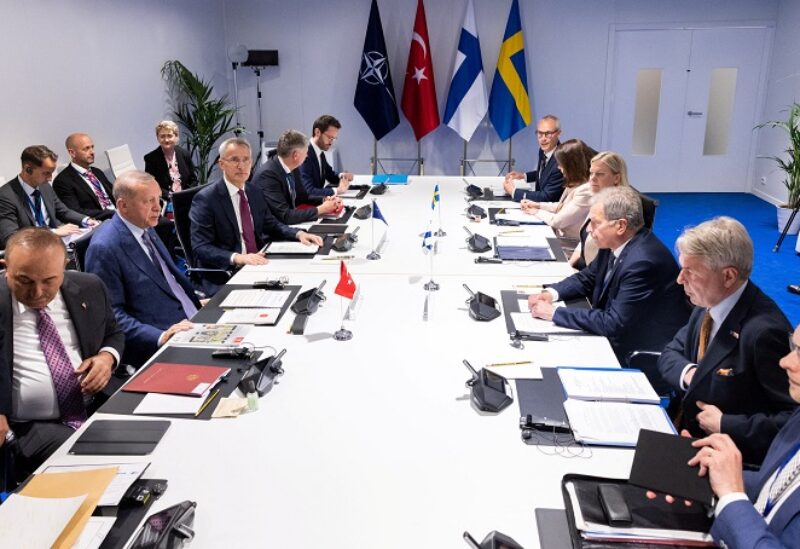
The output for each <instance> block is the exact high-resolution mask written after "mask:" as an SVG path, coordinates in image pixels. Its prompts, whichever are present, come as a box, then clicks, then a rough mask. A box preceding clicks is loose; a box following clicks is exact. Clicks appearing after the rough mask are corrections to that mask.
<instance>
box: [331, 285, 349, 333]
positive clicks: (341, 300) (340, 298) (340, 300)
mask: <svg viewBox="0 0 800 549" xmlns="http://www.w3.org/2000/svg"><path fill="white" fill-rule="evenodd" d="M343 302H344V298H343V297H342V296H339V315H340V316H341V317H342V327H341V328H339V329H338V330H336V332H334V334H333V339H335V340H336V341H348V340H350V339H353V332H351V331H350V330H347V329H345V327H344V316H345V313H343V312H342V303H343Z"/></svg>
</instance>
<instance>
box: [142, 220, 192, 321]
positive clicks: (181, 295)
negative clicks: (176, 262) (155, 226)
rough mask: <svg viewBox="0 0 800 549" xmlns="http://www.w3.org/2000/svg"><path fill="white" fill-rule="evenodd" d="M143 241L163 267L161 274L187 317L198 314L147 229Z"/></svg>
mask: <svg viewBox="0 0 800 549" xmlns="http://www.w3.org/2000/svg"><path fill="white" fill-rule="evenodd" d="M142 242H144V244H145V246H147V249H148V251H149V252H150V259H151V260H152V261H153V263H155V264H156V265H158V267H159V268H160V269H161V274H162V275H164V279H165V280H166V281H167V285H168V286H169V289H170V290H172V293H173V295H174V296H175V297H177V298H178V301H180V302H181V306H182V307H183V312H184V313H186V318H192V317H193V316H194V315H195V314H197V307H195V306H194V303H192V300H191V299H189V296H188V295H187V294H186V291H185V290H184V289H183V286H181V285H180V284H179V283H178V281H177V280H175V276H174V275H173V274H172V272H170V270H169V267H167V264H166V263H165V262H164V258H162V257H161V254H160V253H158V250H157V249H156V246H155V244H154V243H153V240H152V237H151V236H150V234H149V233H148V232H147V231H145V232H144V234H143V235H142Z"/></svg>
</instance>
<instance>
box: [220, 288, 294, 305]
mask: <svg viewBox="0 0 800 549" xmlns="http://www.w3.org/2000/svg"><path fill="white" fill-rule="evenodd" d="M291 294H292V292H291V290H277V291H274V290H233V291H232V292H231V293H229V294H228V295H227V297H226V298H225V299H224V301H223V302H222V303H221V304H220V307H222V308H223V309H237V308H239V307H257V308H262V309H268V308H278V309H280V308H281V307H283V304H284V303H286V300H287V299H289V296H290V295H291Z"/></svg>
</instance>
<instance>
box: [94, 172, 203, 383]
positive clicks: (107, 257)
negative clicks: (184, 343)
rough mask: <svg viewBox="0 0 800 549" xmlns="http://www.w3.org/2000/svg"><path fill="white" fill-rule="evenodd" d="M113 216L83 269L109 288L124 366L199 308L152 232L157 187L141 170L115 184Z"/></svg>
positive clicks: (138, 361)
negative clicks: (121, 337)
mask: <svg viewBox="0 0 800 549" xmlns="http://www.w3.org/2000/svg"><path fill="white" fill-rule="evenodd" d="M114 199H115V200H116V206H117V214H116V215H115V216H114V217H113V218H111V220H110V221H108V222H106V223H104V224H103V225H102V226H101V227H100V228H99V229H98V230H97V232H96V233H95V234H94V236H93V237H92V242H91V244H90V245H89V249H88V250H87V251H86V270H87V271H89V272H92V273H94V274H96V275H97V276H99V277H100V278H101V279H102V281H103V282H104V283H105V285H106V288H108V293H109V296H110V298H111V307H112V309H113V310H114V314H115V315H116V317H117V322H118V323H119V325H120V327H122V330H123V332H124V333H125V354H124V355H123V358H122V361H123V363H127V364H131V365H132V366H136V367H138V366H141V365H142V364H144V363H145V362H146V361H147V360H148V359H149V358H150V356H151V355H152V354H153V353H154V352H155V351H156V350H157V349H158V347H159V346H161V345H163V344H164V343H166V342H167V340H169V338H171V337H172V336H173V335H174V334H175V333H176V332H179V331H183V330H188V329H189V328H191V327H192V324H191V323H190V322H189V321H188V320H187V319H189V318H191V317H192V316H193V315H194V314H195V313H196V312H197V309H198V308H200V303H199V302H198V300H197V297H196V296H195V295H194V289H193V288H192V285H191V283H190V282H189V280H188V279H187V278H186V277H185V276H184V275H183V273H181V272H180V271H179V270H178V268H177V267H175V264H174V263H173V262H172V261H171V260H170V256H169V253H168V252H167V249H166V248H165V247H164V244H162V243H161V241H160V239H159V238H158V236H157V235H156V233H155V232H154V231H153V227H155V226H156V225H157V224H158V219H159V215H160V213H161V188H160V187H159V186H158V183H156V180H155V179H153V176H152V175H150V174H148V173H146V172H142V171H138V170H131V171H128V172H125V173H124V174H122V175H121V176H119V177H118V178H117V180H116V181H115V182H114Z"/></svg>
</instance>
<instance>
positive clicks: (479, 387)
mask: <svg viewBox="0 0 800 549" xmlns="http://www.w3.org/2000/svg"><path fill="white" fill-rule="evenodd" d="M463 363H464V366H466V367H467V369H468V370H469V371H470V372H471V373H472V377H471V378H470V379H468V380H467V382H466V386H467V387H469V389H470V397H471V400H472V403H473V404H474V405H475V407H476V408H478V410H481V411H483V412H494V413H497V412H500V411H502V410H503V409H505V408H506V407H508V405H509V404H511V403H512V402H514V399H513V398H511V395H509V394H508V381H507V380H506V378H504V377H503V376H501V375H498V374H496V373H494V372H491V371H489V370H487V369H486V368H481V369H480V371H475V368H473V367H472V365H471V364H470V363H469V362H468V361H467V360H466V359H465V360H464V361H463Z"/></svg>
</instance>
